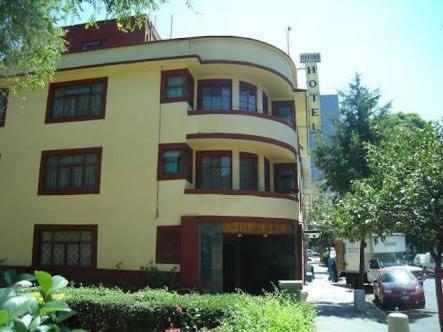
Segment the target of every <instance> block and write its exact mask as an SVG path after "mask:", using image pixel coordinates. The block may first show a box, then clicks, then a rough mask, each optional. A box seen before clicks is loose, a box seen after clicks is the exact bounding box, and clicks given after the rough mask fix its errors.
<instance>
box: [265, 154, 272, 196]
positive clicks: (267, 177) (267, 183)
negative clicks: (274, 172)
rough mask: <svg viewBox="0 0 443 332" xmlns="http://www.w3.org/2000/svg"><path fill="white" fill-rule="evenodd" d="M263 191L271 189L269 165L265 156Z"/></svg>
mask: <svg viewBox="0 0 443 332" xmlns="http://www.w3.org/2000/svg"><path fill="white" fill-rule="evenodd" d="M265 191H271V165H270V163H269V160H268V159H267V158H265Z"/></svg>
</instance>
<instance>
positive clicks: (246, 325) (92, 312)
mask: <svg viewBox="0 0 443 332" xmlns="http://www.w3.org/2000/svg"><path fill="white" fill-rule="evenodd" d="M64 297H65V300H66V302H67V303H68V304H69V305H70V306H71V307H72V308H73V309H74V310H75V311H77V315H76V316H75V318H73V320H71V322H70V324H69V325H71V324H72V325H73V326H81V327H82V328H83V329H86V330H89V331H164V330H165V329H166V328H168V327H171V326H174V327H181V328H182V330H183V331H201V330H206V329H214V330H215V331H218V332H222V331H229V332H230V331H232V332H234V331H303V332H305V331H306V332H308V331H314V327H313V320H314V317H315V310H314V308H313V307H312V306H311V305H308V304H305V303H300V302H294V301H292V300H291V299H290V298H289V297H287V296H285V295H284V294H282V293H278V292H276V293H272V294H271V293H270V294H266V295H263V296H252V295H247V294H243V293H236V294H221V295H209V294H208V295H199V294H187V295H179V294H177V293H173V292H168V291H165V290H151V289H147V290H142V291H138V292H136V293H124V292H123V291H121V290H118V289H108V288H69V289H67V290H66V291H65V295H64Z"/></svg>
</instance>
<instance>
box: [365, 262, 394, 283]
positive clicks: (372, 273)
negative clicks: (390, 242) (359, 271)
mask: <svg viewBox="0 0 443 332" xmlns="http://www.w3.org/2000/svg"><path fill="white" fill-rule="evenodd" d="M401 265H402V263H401V261H400V260H399V259H395V258H372V259H371V260H369V263H368V265H367V266H368V267H367V269H366V275H367V279H368V282H370V283H371V282H373V281H374V280H375V278H376V276H377V271H378V270H379V269H383V268H385V267H391V266H401Z"/></svg>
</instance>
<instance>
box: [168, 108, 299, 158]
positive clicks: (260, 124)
mask: <svg viewBox="0 0 443 332" xmlns="http://www.w3.org/2000/svg"><path fill="white" fill-rule="evenodd" d="M162 107H163V108H162V131H161V142H162V143H176V142H185V141H186V142H187V143H188V144H189V145H190V146H191V147H192V148H193V149H196V150H205V149H208V150H214V149H224V148H227V147H228V146H229V145H232V144H235V145H236V146H237V147H238V148H240V149H242V150H245V151H250V152H256V153H260V154H264V155H266V156H267V157H268V158H272V159H275V160H279V161H280V162H291V161H294V160H295V159H296V151H297V144H298V141H297V133H296V131H295V129H294V128H293V127H292V126H291V125H290V124H288V123H286V122H284V121H282V120H280V119H278V118H276V117H273V116H269V115H264V114H261V113H252V112H243V111H221V112H213V111H204V112H202V111H189V110H188V108H187V106H186V105H185V103H184V102H182V103H171V104H164V105H163V106H162Z"/></svg>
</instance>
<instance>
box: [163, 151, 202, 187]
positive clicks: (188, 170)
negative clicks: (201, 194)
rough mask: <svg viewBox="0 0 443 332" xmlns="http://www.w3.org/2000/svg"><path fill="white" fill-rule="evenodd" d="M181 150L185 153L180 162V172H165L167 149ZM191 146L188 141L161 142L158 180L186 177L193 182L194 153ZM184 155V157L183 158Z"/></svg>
mask: <svg viewBox="0 0 443 332" xmlns="http://www.w3.org/2000/svg"><path fill="white" fill-rule="evenodd" d="M171 150H173V151H181V152H182V153H183V155H182V157H181V159H180V164H179V172H178V173H174V174H167V173H164V172H163V170H164V153H165V152H166V151H171ZM192 152H193V151H192V149H191V147H190V146H189V145H188V144H186V143H167V144H159V146H158V162H157V180H177V179H186V180H188V181H189V182H191V183H192V171H193V167H192V164H193V153H192ZM183 157H184V158H183Z"/></svg>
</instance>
